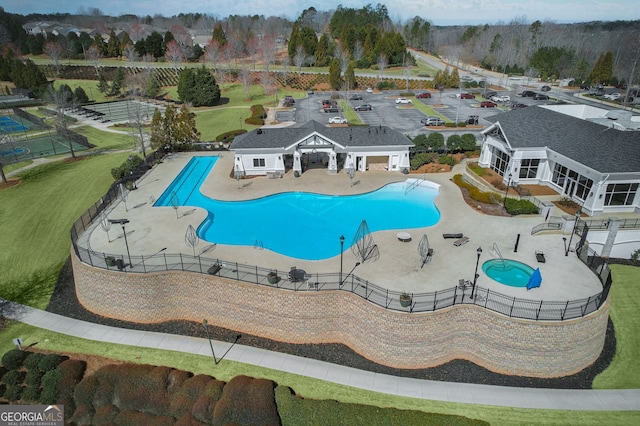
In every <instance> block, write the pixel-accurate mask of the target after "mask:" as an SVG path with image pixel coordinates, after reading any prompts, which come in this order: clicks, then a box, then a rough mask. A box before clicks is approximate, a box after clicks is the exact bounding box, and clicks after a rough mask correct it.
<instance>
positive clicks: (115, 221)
mask: <svg viewBox="0 0 640 426" xmlns="http://www.w3.org/2000/svg"><path fill="white" fill-rule="evenodd" d="M109 222H110V223H118V224H120V225H122V233H123V234H124V245H125V247H126V248H127V257H128V258H129V266H131V265H132V264H131V253H130V252H129V242H128V241H127V231H126V230H125V229H124V225H126V224H127V223H129V219H109Z"/></svg>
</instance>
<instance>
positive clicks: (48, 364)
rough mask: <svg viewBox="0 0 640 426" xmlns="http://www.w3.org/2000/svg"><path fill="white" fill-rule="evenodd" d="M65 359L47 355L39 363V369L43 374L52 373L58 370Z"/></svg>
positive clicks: (60, 356) (56, 355)
mask: <svg viewBox="0 0 640 426" xmlns="http://www.w3.org/2000/svg"><path fill="white" fill-rule="evenodd" d="M64 360H65V358H64V357H63V356H62V355H58V354H47V355H45V356H44V358H42V359H41V360H40V362H39V363H38V369H39V370H40V371H42V372H43V373H46V372H47V371H51V370H53V369H54V368H56V367H57V366H58V365H60V363H61V362H62V361H64Z"/></svg>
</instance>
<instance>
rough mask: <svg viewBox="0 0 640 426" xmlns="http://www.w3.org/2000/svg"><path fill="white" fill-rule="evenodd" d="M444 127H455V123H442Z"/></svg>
mask: <svg viewBox="0 0 640 426" xmlns="http://www.w3.org/2000/svg"><path fill="white" fill-rule="evenodd" d="M444 127H456V123H452V122H449V123H444Z"/></svg>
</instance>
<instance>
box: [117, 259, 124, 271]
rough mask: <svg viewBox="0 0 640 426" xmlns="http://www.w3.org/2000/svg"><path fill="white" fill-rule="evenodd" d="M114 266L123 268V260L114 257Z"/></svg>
mask: <svg viewBox="0 0 640 426" xmlns="http://www.w3.org/2000/svg"><path fill="white" fill-rule="evenodd" d="M116 267H117V268H118V269H119V270H121V271H122V270H123V269H124V260H122V259H116Z"/></svg>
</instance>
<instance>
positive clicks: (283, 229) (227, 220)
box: [154, 157, 440, 260]
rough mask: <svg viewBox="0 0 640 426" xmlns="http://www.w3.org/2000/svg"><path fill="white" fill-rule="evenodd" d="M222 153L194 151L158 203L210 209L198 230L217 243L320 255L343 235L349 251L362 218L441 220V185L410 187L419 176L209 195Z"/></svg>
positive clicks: (372, 226)
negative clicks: (338, 187) (363, 186)
mask: <svg viewBox="0 0 640 426" xmlns="http://www.w3.org/2000/svg"><path fill="white" fill-rule="evenodd" d="M217 158H218V157H193V158H192V159H191V160H190V161H189V163H188V164H187V165H186V166H185V167H184V168H183V169H182V171H181V172H180V174H179V175H178V176H177V177H176V178H175V179H174V181H173V182H172V183H171V185H169V187H168V188H167V189H166V190H165V191H164V193H163V194H162V196H161V197H160V198H158V200H157V201H156V203H155V204H154V207H167V206H172V205H174V204H175V205H177V206H193V207H201V208H204V209H206V210H207V211H208V212H209V214H208V215H207V219H206V220H205V221H204V222H203V223H201V224H200V226H199V227H198V230H197V234H198V237H200V238H201V239H202V240H205V241H209V242H212V243H218V244H228V245H242V246H251V247H259V248H265V249H268V250H272V251H274V252H277V253H280V254H283V255H285V256H290V257H294V258H297V259H306V260H321V259H327V258H330V257H333V256H336V255H339V254H340V236H341V235H344V237H345V240H344V250H345V251H346V250H347V249H348V248H349V247H350V246H351V245H352V240H353V237H354V235H355V234H356V232H357V230H358V227H359V226H360V223H361V222H362V220H366V221H367V225H368V227H369V230H370V231H371V232H375V231H381V230H387V229H388V230H392V229H393V230H395V229H409V228H422V227H427V226H432V225H435V224H436V223H438V221H439V220H440V212H439V211H438V209H437V208H436V206H435V203H434V200H435V197H436V196H437V195H438V192H439V189H438V188H439V186H438V185H436V184H434V183H432V182H428V181H424V182H422V183H421V184H419V185H415V187H414V188H413V187H412V188H411V189H410V190H407V189H408V188H409V187H410V186H412V183H413V182H415V181H416V180H415V179H410V180H407V182H399V183H393V184H389V185H386V186H384V187H382V188H380V189H378V190H377V191H373V192H369V193H365V194H359V195H345V196H336V195H322V194H314V193H306V192H285V193H279V194H275V195H270V196H267V197H263V198H257V199H253V200H248V201H220V200H214V199H211V198H208V197H206V196H204V195H203V194H202V193H201V192H200V186H201V185H202V183H203V182H204V180H205V179H206V178H207V176H208V174H209V172H210V171H211V170H212V168H213V166H214V165H215V163H216V161H217ZM405 192H406V193H405Z"/></svg>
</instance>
